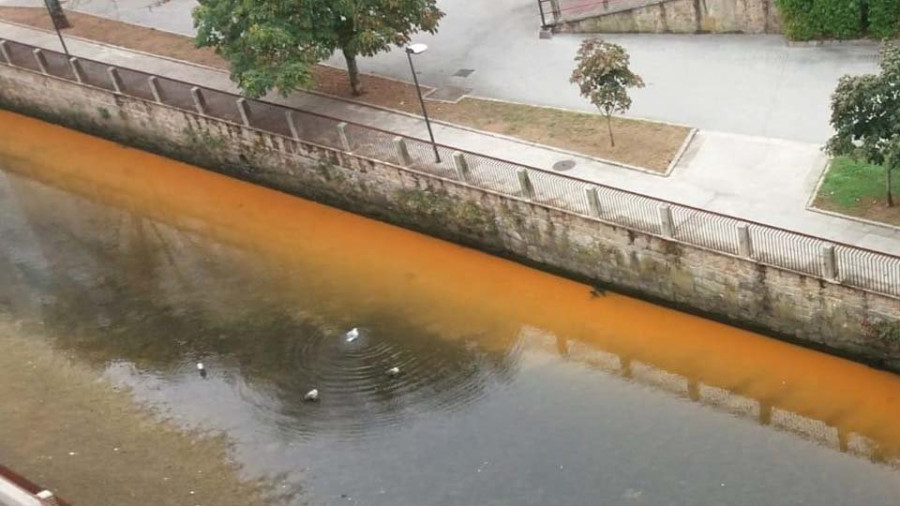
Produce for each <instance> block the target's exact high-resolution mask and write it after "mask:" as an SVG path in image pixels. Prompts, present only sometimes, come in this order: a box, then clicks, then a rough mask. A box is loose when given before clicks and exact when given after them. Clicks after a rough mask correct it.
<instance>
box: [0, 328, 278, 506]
mask: <svg viewBox="0 0 900 506" xmlns="http://www.w3.org/2000/svg"><path fill="white" fill-rule="evenodd" d="M102 373H103V371H102V369H101V370H97V369H95V368H92V367H90V366H88V365H87V364H86V363H84V362H83V361H79V360H75V359H74V358H73V357H72V356H71V355H69V354H67V353H65V352H62V351H60V350H58V349H56V348H54V347H53V346H52V345H51V344H50V343H49V342H48V340H47V339H46V336H42V335H40V332H39V331H37V330H34V329H26V328H23V326H19V325H16V324H15V323H13V322H12V321H11V320H10V319H9V318H8V317H4V316H3V315H0V398H2V399H3V406H2V408H0V427H3V436H2V437H0V461H2V462H3V463H4V464H5V465H8V466H10V467H11V468H13V469H14V470H15V471H16V472H18V473H20V474H22V475H24V476H25V477H27V478H29V479H30V480H32V481H35V482H37V483H40V484H41V485H42V486H45V487H47V488H48V489H50V490H52V491H54V492H55V493H56V494H57V495H58V496H59V497H61V498H63V499H65V500H66V501H68V502H69V503H70V504H73V505H96V506H100V505H116V506H125V505H135V506H137V505H148V504H153V505H172V506H175V505H185V504H190V505H194V504H197V505H235V506H248V505H253V504H261V503H262V497H263V494H262V492H263V488H262V485H261V484H257V483H251V482H247V481H243V480H242V479H241V478H240V477H239V469H238V466H237V465H236V464H234V463H233V462H232V461H231V460H230V457H229V455H228V441H227V439H226V438H225V437H224V436H221V435H219V436H216V435H211V434H202V433H193V432H187V431H185V430H184V429H182V428H179V427H177V426H176V425H174V424H171V423H169V422H167V421H165V420H163V419H162V418H161V417H160V414H159V413H153V412H152V411H150V410H149V409H147V408H145V407H142V406H140V405H138V404H135V403H134V401H132V399H131V396H130V394H129V392H128V391H127V389H123V388H119V387H115V386H114V385H112V384H111V383H109V382H107V381H106V380H104V379H103V374H102Z"/></svg>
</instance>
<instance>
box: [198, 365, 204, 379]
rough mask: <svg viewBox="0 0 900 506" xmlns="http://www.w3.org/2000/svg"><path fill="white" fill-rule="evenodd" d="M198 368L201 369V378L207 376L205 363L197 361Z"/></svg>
mask: <svg viewBox="0 0 900 506" xmlns="http://www.w3.org/2000/svg"><path fill="white" fill-rule="evenodd" d="M197 370H198V371H200V377H201V378H206V367H205V366H204V365H203V362H197Z"/></svg>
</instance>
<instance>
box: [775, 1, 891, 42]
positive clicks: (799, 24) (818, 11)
mask: <svg viewBox="0 0 900 506" xmlns="http://www.w3.org/2000/svg"><path fill="white" fill-rule="evenodd" d="M880 1H884V2H892V3H898V2H900V0H880ZM775 3H776V5H777V6H778V10H779V11H780V12H781V17H782V20H783V21H784V34H785V35H786V36H787V37H788V38H789V39H792V40H811V39H829V38H834V39H851V38H854V37H858V36H860V35H861V34H862V32H863V26H862V0H775Z"/></svg>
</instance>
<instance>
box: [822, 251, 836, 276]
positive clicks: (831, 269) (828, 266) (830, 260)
mask: <svg viewBox="0 0 900 506" xmlns="http://www.w3.org/2000/svg"><path fill="white" fill-rule="evenodd" d="M822 276H823V277H824V278H825V279H827V280H829V281H837V278H838V271H837V258H835V255H834V245H832V244H826V245H824V246H822Z"/></svg>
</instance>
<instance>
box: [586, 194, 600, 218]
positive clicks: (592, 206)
mask: <svg viewBox="0 0 900 506" xmlns="http://www.w3.org/2000/svg"><path fill="white" fill-rule="evenodd" d="M584 196H585V198H586V199H587V203H588V210H589V211H590V212H591V216H593V217H594V218H599V217H600V194H599V193H597V187H595V186H591V187H588V188H585V189H584Z"/></svg>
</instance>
